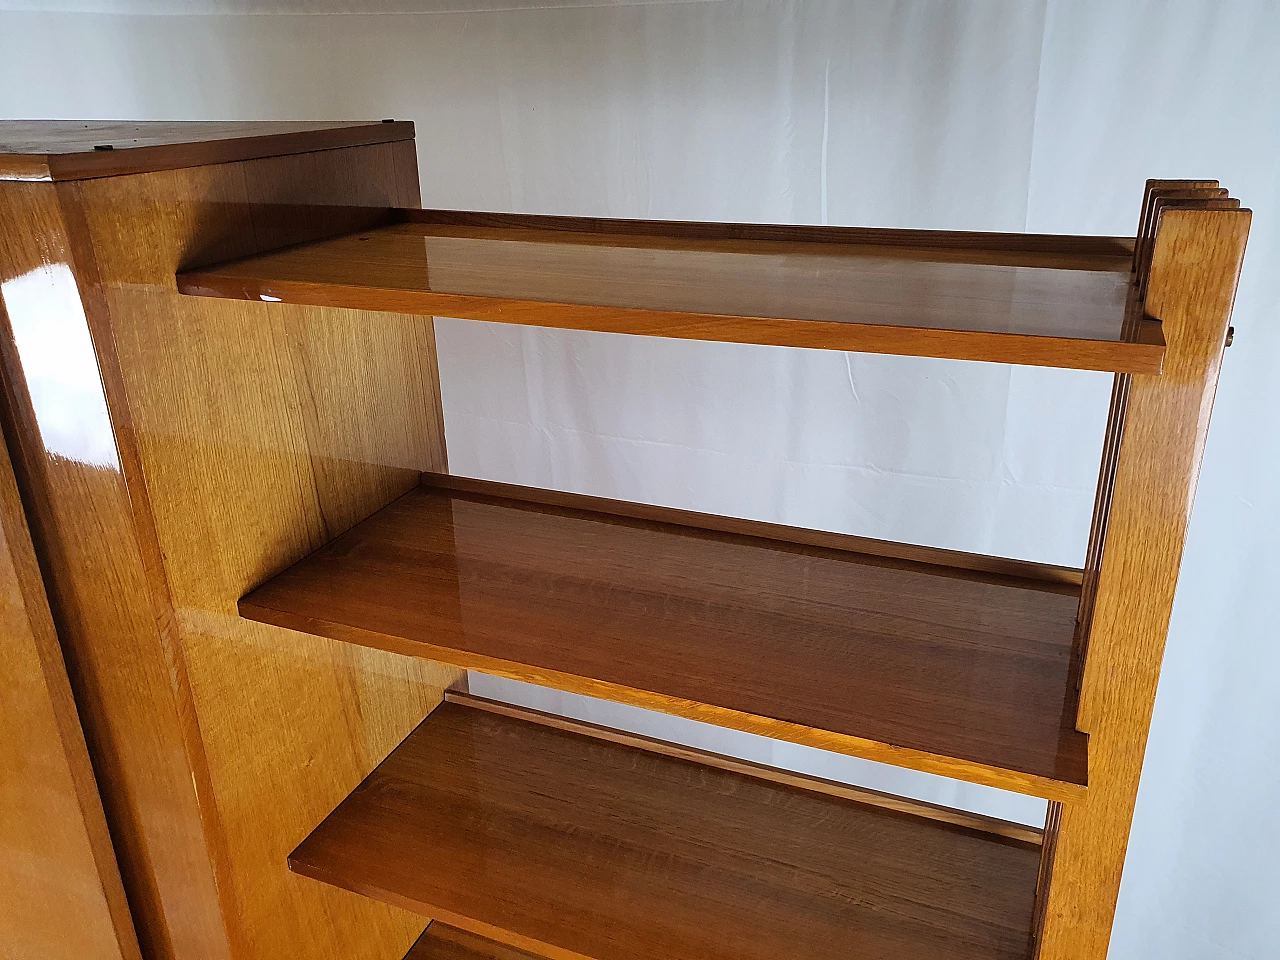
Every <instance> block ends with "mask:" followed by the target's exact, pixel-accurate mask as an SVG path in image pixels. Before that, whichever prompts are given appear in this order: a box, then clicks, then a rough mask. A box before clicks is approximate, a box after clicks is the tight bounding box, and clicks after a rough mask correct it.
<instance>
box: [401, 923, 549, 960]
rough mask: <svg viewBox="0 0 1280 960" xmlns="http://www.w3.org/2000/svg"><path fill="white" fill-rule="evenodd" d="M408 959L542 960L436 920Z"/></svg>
mask: <svg viewBox="0 0 1280 960" xmlns="http://www.w3.org/2000/svg"><path fill="white" fill-rule="evenodd" d="M404 960H539V958H538V956H537V954H533V953H526V952H525V951H524V950H517V949H516V948H515V947H509V946H507V945H506V944H505V943H498V942H497V941H495V940H490V939H488V938H487V937H478V936H476V935H475V934H474V933H467V931H465V930H459V929H458V928H457V927H451V926H449V925H448V924H445V923H441V922H440V921H438V920H437V921H434V922H433V923H432V924H431V925H430V926H429V927H427V929H426V930H424V931H422V936H420V937H419V938H418V942H417V943H415V944H414V945H413V948H412V949H411V950H410V951H409V952H408V953H406V954H405V956H404Z"/></svg>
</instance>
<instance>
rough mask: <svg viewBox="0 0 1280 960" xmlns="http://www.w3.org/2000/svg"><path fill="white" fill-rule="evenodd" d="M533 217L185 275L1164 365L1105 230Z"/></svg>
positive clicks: (591, 316)
mask: <svg viewBox="0 0 1280 960" xmlns="http://www.w3.org/2000/svg"><path fill="white" fill-rule="evenodd" d="M455 219H456V218H455ZM498 219H500V218H498V217H496V215H489V217H488V218H486V222H488V221H494V220H498ZM543 219H544V220H545V219H547V218H543ZM529 222H530V218H511V223H510V224H508V225H505V226H502V225H499V226H491V225H457V224H455V223H423V222H409V223H400V224H392V225H389V226H383V227H378V228H376V229H370V230H366V231H364V232H359V233H353V234H350V235H347V236H343V237H338V238H334V239H331V240H325V241H322V242H319V243H315V244H310V245H307V246H304V247H299V248H294V249H287V250H281V251H277V252H273V253H269V254H265V255H262V256H257V257H253V258H251V259H248V260H245V261H241V262H238V263H229V264H223V265H219V266H213V267H207V268H203V269H199V270H195V271H192V272H188V273H185V274H183V275H182V276H181V277H179V280H178V285H179V289H180V290H181V291H182V292H184V293H188V294H193V295H199V296H207V297H227V298H233V299H248V300H268V301H280V302H285V303H295V304H309V305H313V306H340V307H354V308H362V309H371V310H386V311H396V312H401V313H410V314H422V315H442V316H453V317H462V318H465V319H474V320H491V321H499V322H503V323H521V324H532V325H535V326H546V327H563V328H571V329H582V330H597V331H604V332H612V333H628V334H640V335H647V336H665V337H679V338H684V339H693V340H714V341H728V342H739V343H762V344H772V345H777V346H793V347H810V348H815V349H834V350H857V351H863V352H870V353H896V354H910V355H918V356H935V357H950V358H954V359H962V360H987V361H994V362H1004V363H1028V364H1042V365H1049V366H1062V367H1081V368H1085V369H1101V370H1120V371H1142V372H1147V373H1158V372H1159V369H1160V357H1161V354H1162V353H1163V344H1162V343H1161V342H1160V340H1159V333H1158V327H1157V326H1156V325H1146V326H1145V327H1143V328H1142V329H1141V330H1138V331H1135V332H1134V334H1133V335H1132V336H1125V335H1124V334H1125V303H1126V297H1127V295H1128V288H1129V280H1130V261H1131V253H1130V252H1129V249H1128V248H1127V247H1125V248H1121V249H1119V250H1114V248H1115V247H1116V246H1117V245H1116V244H1114V243H1113V242H1110V241H1108V240H1106V238H1100V239H1099V240H1098V241H1097V242H1096V245H1095V249H1092V250H1090V248H1088V247H1087V246H1085V245H1084V238H1069V239H1072V240H1076V241H1079V243H1080V245H1081V249H1082V250H1083V251H1084V252H1076V251H1075V250H1073V249H1070V248H1069V245H1068V249H1067V250H1066V251H1058V252H1046V249H1039V248H1037V245H1036V244H1034V243H1029V244H1026V246H1028V247H1029V248H1030V249H1017V248H1015V247H1014V246H1013V245H1012V243H1011V242H1009V241H1007V240H1006V239H1004V235H999V236H1000V237H1001V238H1002V239H1001V241H1000V242H993V241H991V240H990V239H989V238H986V237H985V235H981V234H979V235H975V238H974V239H973V241H972V243H973V248H972V249H969V248H966V247H963V246H960V245H959V241H952V242H950V243H944V242H943V241H942V240H940V239H936V238H935V236H934V235H933V234H925V235H922V236H921V237H919V238H918V240H917V241H916V243H915V244H911V243H910V242H909V240H908V239H907V238H908V237H909V234H908V232H906V231H900V232H898V233H896V234H895V235H894V236H893V237H890V236H887V232H886V231H859V230H855V229H845V230H844V231H843V233H841V234H840V237H841V239H840V240H836V239H835V236H834V235H835V233H836V231H835V229H834V228H816V227H815V228H811V227H790V228H786V239H780V238H779V239H757V238H756V236H770V237H773V236H774V235H775V234H776V233H778V232H779V231H780V230H781V228H776V227H775V228H771V229H770V228H759V227H751V228H746V229H744V230H739V231H726V233H725V234H724V235H721V236H714V237H707V236H703V235H700V234H702V233H703V232H705V228H704V230H703V231H695V230H690V229H689V225H685V224H656V223H650V224H640V225H637V226H627V225H626V224H625V222H620V221H590V224H591V225H593V226H595V227H598V228H599V229H601V230H603V231H608V232H599V233H589V232H585V230H582V229H559V228H556V229H552V228H548V227H546V226H528V225H526V224H527V223H529ZM615 224H621V225H619V226H613V225H615ZM645 226H648V227H650V228H653V229H651V230H650V231H648V232H646V231H645V230H644V229H643V227H645ZM658 228H662V229H665V231H666V233H665V234H662V235H659V234H656V233H655V232H654V231H655V230H657V229H658ZM752 230H755V231H761V232H760V233H758V234H757V235H752V234H751V232H750V231H752ZM744 234H745V237H744ZM946 236H954V235H946ZM1040 239H1041V240H1043V239H1044V238H1040ZM1042 246H1044V247H1045V248H1047V249H1051V245H1050V244H1042ZM1104 250H1113V252H1111V253H1110V254H1109V255H1108V254H1104V253H1103V252H1102V251H1104Z"/></svg>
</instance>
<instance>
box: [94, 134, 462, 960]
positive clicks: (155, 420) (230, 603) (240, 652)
mask: <svg viewBox="0 0 1280 960" xmlns="http://www.w3.org/2000/svg"><path fill="white" fill-rule="evenodd" d="M396 159H397V158H396V156H395V155H394V154H393V152H392V145H390V144H381V145H375V146H372V147H362V148H357V149H354V150H351V151H341V152H339V151H330V152H327V153H325V154H319V155H310V156H308V157H304V158H301V159H300V158H297V157H278V158H268V159H264V160H257V161H252V162H249V163H245V164H242V165H235V166H231V165H222V166H216V167H203V168H198V169H196V170H192V171H173V172H161V173H155V174H146V175H141V176H138V177H130V178H127V179H125V178H113V179H106V180H94V181H89V182H86V183H84V184H81V185H79V186H77V187H76V189H77V190H78V191H79V194H80V202H81V204H82V206H83V210H84V213H85V220H86V223H87V229H88V231H89V233H90V236H91V237H92V241H93V244H94V247H95V249H96V250H98V260H99V268H100V273H101V280H102V289H103V296H104V299H105V302H106V306H107V317H108V318H109V321H110V324H111V327H110V331H111V340H112V343H113V344H114V347H115V350H116V351H117V353H118V358H119V382H118V388H119V391H120V393H121V394H122V396H123V397H124V400H125V402H126V403H127V404H128V410H129V417H130V421H131V423H132V429H133V436H134V442H135V443H136V445H137V450H138V461H139V465H140V467H139V471H138V473H137V474H136V475H135V479H136V480H140V484H138V487H139V488H138V489H137V492H136V493H135V501H136V502H138V503H141V504H143V505H144V506H145V509H146V510H147V512H148V513H149V515H150V516H151V517H152V518H153V521H154V524H155V540H154V543H153V547H152V550H153V557H154V569H157V570H160V571H162V573H163V581H162V582H160V581H158V580H156V579H155V578H153V584H152V586H153V591H154V592H156V593H157V594H159V593H160V592H161V591H162V590H166V591H168V594H169V597H170V598H171V599H170V603H171V607H172V609H173V610H174V611H175V613H176V617H175V618H174V622H173V632H174V639H175V642H176V644H177V645H178V647H179V649H180V651H181V653H182V656H183V659H184V662H185V667H186V672H187V675H188V676H189V691H187V694H186V695H187V696H188V697H189V698H190V702H191V703H192V704H193V706H194V710H195V714H196V717H197V719H198V722H199V743H200V746H201V748H202V750H203V751H204V754H205V757H206V762H207V765H208V771H209V773H208V776H209V789H210V792H211V797H212V799H213V800H214V802H215V803H216V808H215V809H216V816H217V820H218V823H217V828H218V829H219V830H220V832H221V834H222V836H223V838H224V839H223V843H224V845H225V851H226V853H225V856H226V860H227V862H228V866H229V869H228V872H229V876H228V877H227V878H226V883H227V885H228V887H229V889H230V890H231V891H232V894H233V907H232V910H233V911H234V912H230V911H226V912H228V913H229V914H230V916H231V917H232V918H233V920H234V921H236V922H238V925H239V928H240V930H241V932H242V935H243V938H244V941H245V942H244V944H243V947H242V949H243V951H244V952H245V955H246V956H248V957H262V958H268V957H277V956H280V955H282V954H284V953H288V954H289V955H291V956H295V957H296V956H311V957H317V958H326V960H330V958H331V960H337V958H342V960H351V958H355V957H370V958H373V957H381V956H384V955H385V954H386V953H402V952H403V951H404V950H405V949H406V947H407V946H408V944H409V943H410V942H411V941H412V938H413V937H414V936H415V935H416V934H417V933H418V931H419V930H420V921H417V920H416V919H414V918H412V917H408V916H404V915H397V914H396V913H395V912H394V911H389V910H388V909H387V908H385V907H382V906H380V905H377V904H371V903H364V902H360V901H355V900H351V899H350V898H342V897H335V896H334V895H333V894H332V893H330V892H325V891H322V890H317V889H316V888H313V887H307V886H306V885H299V884H297V883H296V882H293V881H291V879H290V878H289V877H288V874H287V873H286V872H285V870H284V860H285V856H286V855H287V853H288V850H289V849H290V848H291V846H292V845H293V844H295V843H296V842H297V840H298V838H299V837H300V836H301V834H302V832H303V830H304V829H305V826H306V824H307V822H308V820H309V819H311V818H313V817H314V816H315V815H316V814H317V813H318V812H320V811H323V810H324V809H327V808H329V807H331V806H332V805H333V803H334V802H336V800H337V799H338V798H339V797H341V796H342V795H344V794H345V793H346V792H347V791H349V790H350V789H351V787H352V786H354V784H355V783H357V782H358V781H359V779H360V777H361V776H363V775H364V774H365V773H367V772H368V770H369V769H371V768H372V766H373V765H374V764H375V763H376V762H377V761H378V760H380V759H381V758H382V757H383V756H385V754H386V753H387V751H388V750H389V749H390V748H391V747H392V745H394V743H395V742H397V740H398V739H399V738H401V737H403V736H404V734H405V732H406V731H407V730H409V729H411V728H412V726H413V724H414V723H416V722H417V721H418V720H419V719H420V718H421V717H422V716H423V715H424V714H425V712H426V711H427V710H428V709H430V707H431V706H432V705H433V704H434V703H435V702H437V701H438V699H439V697H440V691H441V689H442V688H443V687H444V686H446V685H447V684H448V683H449V682H452V681H453V680H454V679H455V678H456V676H457V672H456V671H453V670H443V669H441V668H439V667H437V666H436V665H434V664H430V663H425V662H419V663H413V662H409V661H405V660H399V659H395V658H389V657H387V656H385V655H379V654H377V653H376V652H374V651H355V650H352V649H349V648H341V647H335V646H334V645H331V644H316V643H314V642H304V643H298V642H296V639H297V638H294V640H292V641H287V642H283V643H282V642H280V641H279V640H278V639H277V638H275V637H273V631H271V630H265V629H263V628H261V627H255V626H251V625H249V624H246V623H243V622H242V621H239V620H237V619H236V617H235V615H234V601H235V599H236V597H238V596H239V595H240V594H241V593H243V591H244V590H245V589H246V587H247V586H248V585H249V584H250V583H252V582H254V581H255V580H257V579H258V578H260V577H261V576H262V574H263V571H264V570H265V569H270V568H272V567H274V566H275V565H277V564H279V563H280V562H282V561H284V562H287V561H288V559H290V558H292V557H297V556H300V555H302V554H304V553H306V552H307V551H309V550H311V549H314V548H315V547H317V546H319V545H320V544H321V543H323V542H325V541H326V540H327V539H329V538H330V537H332V536H334V535H336V534H337V533H339V532H341V531H342V530H343V529H344V528H345V526H347V525H349V524H350V523H352V522H354V521H355V520H357V519H360V518H362V517H363V516H365V515H367V514H368V513H370V512H372V511H373V510H375V509H377V508H378V507H379V506H381V505H382V504H383V503H385V502H387V501H388V500H391V499H394V498H395V497H396V496H398V495H399V494H400V493H402V492H403V491H404V490H405V489H406V488H407V487H408V486H411V485H412V484H413V483H414V482H415V481H416V478H417V476H418V473H419V471H421V470H423V469H429V468H435V469H439V468H441V467H442V466H443V458H442V452H443V437H442V436H441V435H440V434H439V433H437V432H434V431H435V427H436V425H437V424H438V420H436V419H433V412H434V411H436V410H438V386H437V382H436V379H435V370H434V340H433V338H432V333H431V324H430V321H429V320H426V319H423V318H402V317H393V318H385V319H384V318H379V319H383V321H384V322H381V323H374V324H369V323H367V322H365V321H367V319H369V318H364V317H356V316H353V315H350V314H347V313H344V312H341V311H319V312H316V311H311V312H310V314H309V315H308V316H306V317H305V318H304V317H300V316H299V315H298V311H297V310H296V309H292V308H283V307H263V306H256V307H252V308H248V309H246V307H247V306H248V305H244V304H240V305H231V304H220V305H215V304H212V303H208V302H206V303H200V304H197V302H195V301H191V300H186V299H182V298H179V297H177V295H176V293H175V292H174V290H173V280H172V277H173V272H174V270H175V268H176V264H177V263H178V262H180V260H181V258H183V257H184V256H189V255H190V253H191V251H192V250H194V249H210V248H212V246H213V245H214V244H216V243H225V244H241V245H243V244H245V243H246V242H252V243H255V244H262V243H267V242H275V241H276V240H278V239H279V238H280V237H281V236H283V235H286V234H288V235H290V236H291V237H292V238H305V237H307V236H308V234H309V233H310V235H314V233H313V232H312V231H323V230H327V229H329V226H328V225H326V224H325V223H323V222H317V221H315V220H314V219H313V218H311V219H303V220H295V219H284V220H273V221H271V222H269V224H268V226H267V227H266V228H265V229H264V227H263V226H262V222H263V221H262V219H261V218H260V216H259V213H260V212H261V211H263V210H264V208H267V209H269V210H273V211H277V212H278V211H280V210H287V209H288V208H289V207H290V206H291V205H292V204H293V202H294V201H296V200H297V199H299V197H300V193H302V192H303V191H304V190H305V188H300V186H299V184H300V183H301V184H310V188H311V189H312V190H314V191H315V198H317V199H324V200H326V201H328V202H329V203H331V204H332V205H333V206H334V207H336V208H338V210H337V212H338V215H339V216H346V210H347V208H349V207H352V206H372V205H374V204H377V203H378V202H381V203H384V204H385V203H389V202H391V201H392V200H393V199H398V198H400V197H402V196H404V195H406V193H407V192H408V191H409V188H408V187H407V186H405V185H404V183H403V180H404V179H405V174H406V173H411V172H412V171H411V170H410V171H406V170H404V169H403V167H402V165H398V164H397V162H396ZM317 161H323V167H322V169H320V170H317V169H316V168H315V163H316V162H317ZM279 200H283V201H285V202H284V203H283V204H279V203H277V202H276V201H279ZM246 201H247V202H246ZM237 215H238V216H240V217H241V218H242V219H241V220H240V221H238V222H234V221H233V222H232V223H231V224H230V225H228V224H226V222H225V218H227V217H234V216H237ZM268 215H269V214H268ZM206 218H207V219H206ZM138 231H141V232H142V233H143V235H144V236H145V238H146V239H145V242H142V243H139V242H138ZM109 385H110V380H109ZM117 422H118V423H119V422H120V418H119V417H117ZM246 499H249V500H252V501H253V506H252V507H250V506H249V505H248V504H247V503H246V502H245V501H246ZM267 705H270V708H269V709H270V711H271V715H272V717H273V721H272V722H271V723H270V724H264V723H263V722H262V716H263V710H264V707H266V706H267ZM284 798H287V802H284Z"/></svg>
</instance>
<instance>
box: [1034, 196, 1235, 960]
mask: <svg viewBox="0 0 1280 960" xmlns="http://www.w3.org/2000/svg"><path fill="white" fill-rule="evenodd" d="M1220 205H1221V201H1219V200H1207V201H1203V200H1202V201H1184V206H1185V208H1184V209H1178V208H1177V207H1176V206H1166V207H1165V208H1164V209H1163V211H1162V212H1161V213H1160V215H1159V218H1158V222H1156V223H1155V224H1154V225H1153V229H1152V230H1151V233H1152V235H1153V237H1154V240H1153V242H1152V245H1151V256H1150V265H1149V268H1148V269H1149V278H1148V280H1147V284H1148V295H1147V305H1148V309H1149V311H1150V312H1151V313H1152V314H1153V315H1154V316H1157V317H1159V318H1160V319H1161V320H1162V323H1163V326H1164V327H1165V331H1166V337H1167V339H1168V344H1169V351H1168V355H1167V360H1166V364H1165V372H1164V375H1163V376H1161V377H1144V376H1135V377H1133V380H1132V384H1131V385H1130V388H1129V394H1128V401H1127V407H1126V410H1125V417H1124V432H1123V437H1122V438H1121V439H1120V443H1119V450H1118V455H1117V458H1116V467H1115V482H1114V489H1113V491H1112V493H1111V500H1110V511H1109V514H1110V515H1109V518H1108V521H1107V524H1106V531H1105V535H1106V545H1105V550H1103V551H1102V553H1101V558H1100V570H1099V572H1098V575H1097V584H1096V596H1095V599H1094V603H1093V614H1092V618H1091V625H1090V632H1089V638H1088V641H1089V642H1088V657H1087V660H1086V662H1085V671H1084V677H1083V682H1084V685H1083V690H1082V693H1081V701H1080V711H1079V725H1080V727H1081V729H1084V730H1087V731H1088V732H1089V734H1090V761H1089V780H1090V787H1089V791H1088V795H1087V796H1086V797H1084V798H1083V799H1081V800H1080V801H1079V802H1076V803H1068V804H1065V805H1064V806H1063V809H1062V812H1061V823H1060V825H1059V827H1058V831H1057V840H1056V844H1055V849H1054V857H1053V867H1052V883H1051V885H1050V888H1049V893H1048V898H1047V902H1046V910H1045V921H1044V930H1043V935H1042V937H1041V941H1040V950H1039V954H1038V956H1039V960H1104V958H1106V956H1107V951H1108V942H1109V939H1110V934H1111V924H1112V918H1113V915H1114V911H1115V906H1116V899H1117V896H1118V894H1119V890H1120V878H1121V875H1122V872H1123V869H1124V861H1125V852H1126V848H1127V846H1128V840H1129V827H1130V823H1131V821H1132V817H1133V810H1134V804H1135V802H1136V799H1137V793H1138V783H1139V779H1140V776H1141V772H1142V762H1143V754H1144V751H1145V748H1146V741H1147V733H1148V729H1149V726H1150V721H1151V714H1152V709H1153V706H1154V702H1155V695H1156V687H1157V683H1158V681H1159V676H1160V665H1161V660H1162V658H1163V654H1164V645H1165V638H1166V634H1167V631H1168V626H1169V618H1170V614H1171V612H1172V608H1173V599H1174V592H1175V588H1176V586H1177V582H1178V568H1179V564H1180V561H1181V557H1182V550H1183V545H1184V542H1185V538H1186V532H1187V522H1188V520H1189V518H1190V515H1191V505H1192V500H1193V498H1194V495H1195V488H1196V480H1197V476H1198V474H1199V469H1200V460H1201V456H1202V454H1203V451H1204V443H1205V438H1206V435H1207V432H1208V426H1209V415H1210V412H1211V410H1212V406H1213V398H1214V393H1215V391H1216V387H1217V380H1218V372H1219V369H1220V366H1221V362H1222V354H1223V349H1224V344H1225V340H1226V335H1227V329H1228V325H1229V323H1230V317H1231V307H1232V302H1233V300H1234V297H1235V290H1236V283H1237V280H1238V278H1239V274H1240V267H1241V263H1242V260H1243V255H1244V249H1245V242H1246V239H1247V236H1248V232H1249V223H1250V213H1249V211H1248V210H1239V209H1221V208H1220ZM1237 349H1238V348H1237Z"/></svg>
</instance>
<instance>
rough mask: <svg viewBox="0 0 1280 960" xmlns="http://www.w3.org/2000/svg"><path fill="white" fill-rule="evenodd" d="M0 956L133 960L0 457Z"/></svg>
mask: <svg viewBox="0 0 1280 960" xmlns="http://www.w3.org/2000/svg"><path fill="white" fill-rule="evenodd" d="M0 957H5V958H6V960H9V958H12V960H36V958H43V957H94V958H101V960H141V954H140V952H139V950H138V940H137V936H136V934H135V933H134V929H133V919H132V917H131V916H130V914H129V904H128V902H127V900H126V899H125V891H124V884H123V883H122V882H121V880H120V868H119V866H118V865H117V863H116V858H115V852H114V851H113V850H112V848H111V835H110V833H109V831H108V828H107V821H106V817H105V815H104V814H103V811H102V800H101V798H100V797H99V796H98V786H97V784H96V783H95V781H94V776H93V768H92V766H91V765H90V760H89V752H88V749H87V748H86V746H85V739H84V733H83V731H82V730H81V728H80V718H79V716H78V714H77V711H76V705H75V700H74V699H73V697H72V693H71V685H70V683H69V681H68V679H67V672H66V667H65V665H64V662H63V658H62V650H61V648H60V646H59V644H58V637H57V634H56V633H55V631H54V626H53V618H52V616H51V615H50V612H49V602H48V599H47V597H46V595H45V590H44V581H43V579H42V578H41V575H40V569H39V566H38V565H37V561H36V555H35V551H34V549H33V547H32V543H31V534H30V531H29V529H28V527H27V521H26V517H25V513H24V510H23V506H22V501H21V499H20V497H19V493H18V486H17V482H16V480H15V478H14V475H13V468H12V466H11V464H10V462H9V457H8V454H7V451H5V450H4V449H3V448H0Z"/></svg>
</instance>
